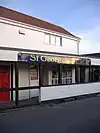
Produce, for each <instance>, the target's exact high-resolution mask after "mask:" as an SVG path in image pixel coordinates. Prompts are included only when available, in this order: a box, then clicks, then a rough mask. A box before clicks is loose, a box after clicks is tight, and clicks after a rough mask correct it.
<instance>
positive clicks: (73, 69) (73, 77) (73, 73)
mask: <svg viewBox="0 0 100 133" xmlns="http://www.w3.org/2000/svg"><path fill="white" fill-rule="evenodd" d="M72 83H75V68H72Z"/></svg>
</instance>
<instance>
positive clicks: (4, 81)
mask: <svg viewBox="0 0 100 133" xmlns="http://www.w3.org/2000/svg"><path fill="white" fill-rule="evenodd" d="M2 88H3V89H4V91H2V90H0V102H4V101H9V100H10V92H9V88H10V79H9V72H0V89H2ZM6 90H7V91H6Z"/></svg>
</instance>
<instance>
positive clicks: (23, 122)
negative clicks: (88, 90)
mask: <svg viewBox="0 0 100 133" xmlns="http://www.w3.org/2000/svg"><path fill="white" fill-rule="evenodd" d="M0 133H100V97H94V98H88V99H84V100H77V101H72V102H67V103H62V104H59V105H54V106H47V105H46V106H45V107H28V108H24V109H20V110H17V111H8V112H6V113H4V114H0Z"/></svg>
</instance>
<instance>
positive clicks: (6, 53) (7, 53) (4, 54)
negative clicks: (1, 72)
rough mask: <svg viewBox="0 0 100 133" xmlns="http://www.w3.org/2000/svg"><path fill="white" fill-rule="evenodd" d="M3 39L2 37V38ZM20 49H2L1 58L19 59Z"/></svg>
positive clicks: (0, 51)
mask: <svg viewBox="0 0 100 133" xmlns="http://www.w3.org/2000/svg"><path fill="white" fill-rule="evenodd" d="M0 40H1V38H0ZM17 53H18V51H10V50H0V60H2V61H17Z"/></svg>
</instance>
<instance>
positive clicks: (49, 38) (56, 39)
mask: <svg viewBox="0 0 100 133" xmlns="http://www.w3.org/2000/svg"><path fill="white" fill-rule="evenodd" d="M45 43H46V44H53V45H57V46H61V45H62V37H60V36H56V35H51V34H45Z"/></svg>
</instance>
